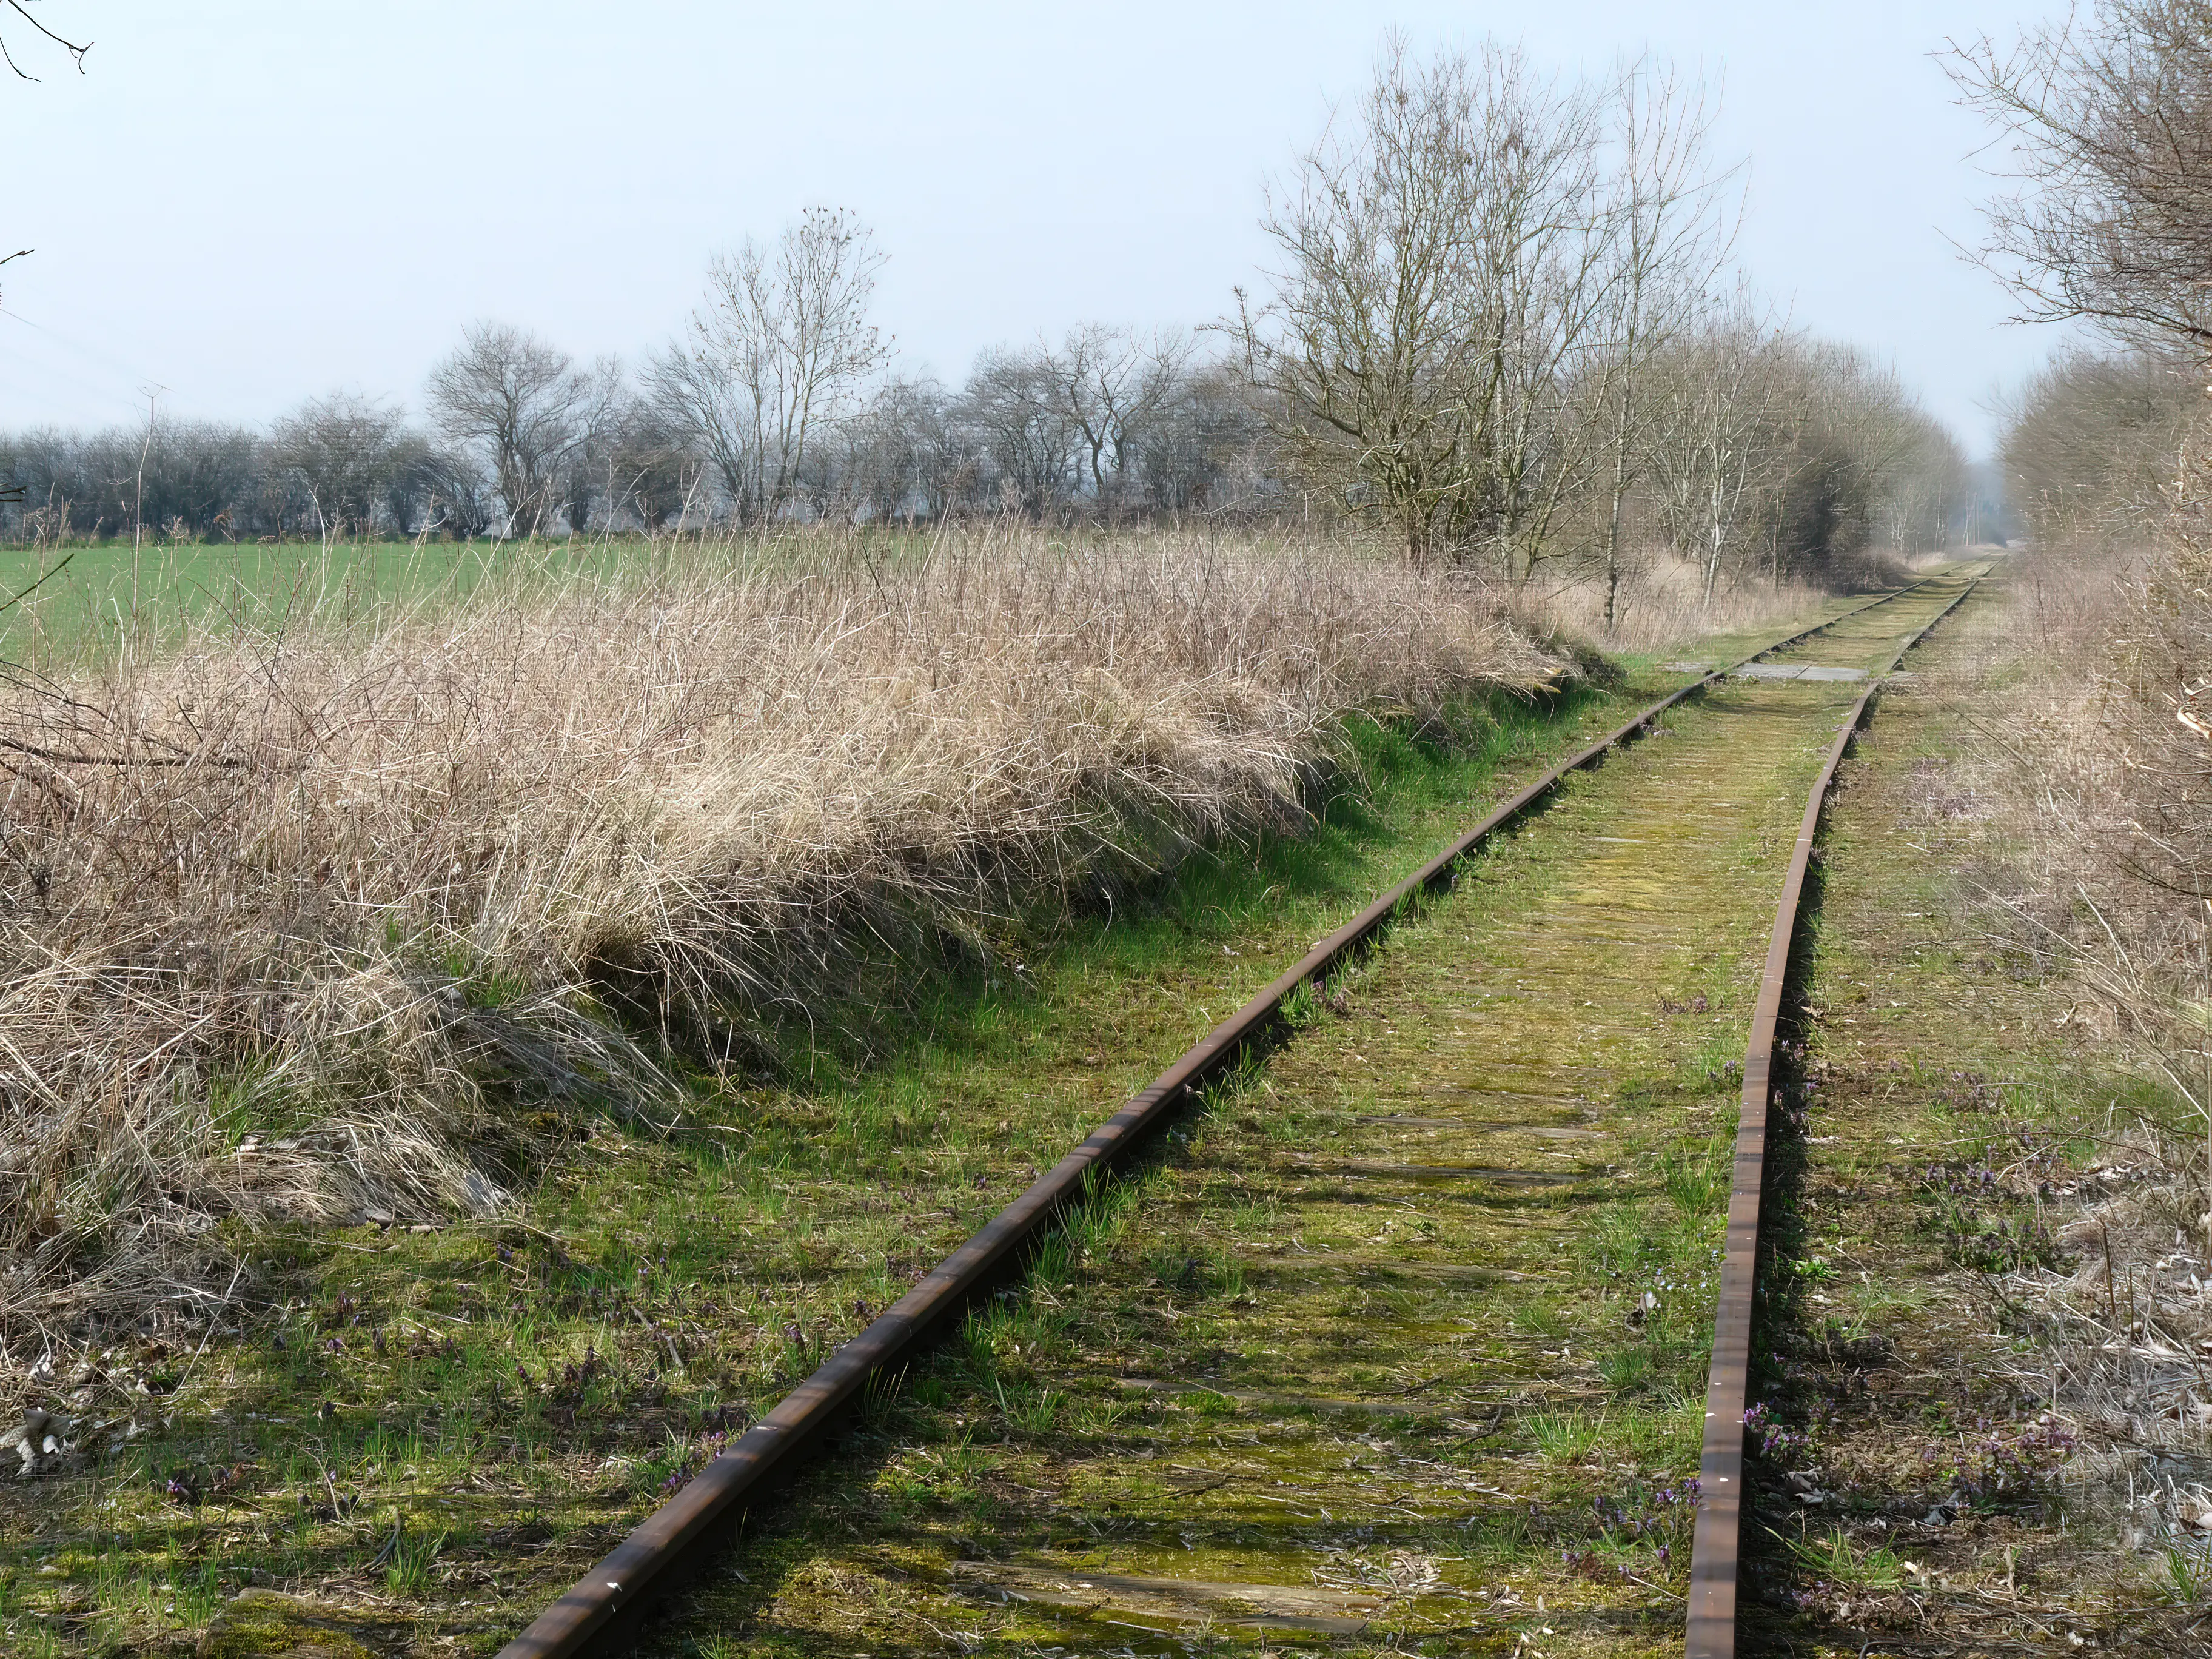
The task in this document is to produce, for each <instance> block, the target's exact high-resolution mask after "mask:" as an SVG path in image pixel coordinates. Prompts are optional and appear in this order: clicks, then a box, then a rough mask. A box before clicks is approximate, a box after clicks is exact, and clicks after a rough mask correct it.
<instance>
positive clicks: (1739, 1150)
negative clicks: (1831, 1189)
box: [1686, 570, 1988, 1659]
mask: <svg viewBox="0 0 2212 1659" xmlns="http://www.w3.org/2000/svg"><path fill="white" fill-rule="evenodd" d="M1986 574H1988V572H1987V571H1986V570H1984V572H1983V573H1982V575H1986ZM1982 575H1976V576H1972V577H1969V578H1968V579H1967V581H1966V586H1964V587H1962V588H1960V590H1959V594H1958V597H1957V598H1956V599H1953V600H1952V601H1951V603H1950V604H1948V605H1945V606H1944V607H1943V608H1942V610H1941V611H1937V612H1936V614H1935V615H1934V616H1933V617H1929V619H1928V622H1927V623H1926V625H1925V626H1923V627H1922V628H1920V629H1917V631H1916V632H1915V633H1914V634H1913V635H1912V636H1911V638H1910V639H1908V640H1906V641H1905V642H1904V643H1903V644H1901V645H1899V647H1897V652H1896V654H1895V655H1893V657H1891V658H1890V659H1889V663H1888V665H1887V666H1886V667H1884V668H1883V669H1881V671H1879V672H1878V673H1875V674H1871V675H1869V676H1868V678H1867V687H1866V690H1864V691H1863V692H1861V693H1860V694H1859V699H1858V701H1857V702H1855V703H1853V704H1852V705H1851V712H1850V717H1849V718H1848V719H1847V720H1844V724H1843V726H1842V729H1841V730H1839V731H1838V732H1837V733H1836V740H1835V742H1834V743H1832V744H1830V745H1829V747H1828V758H1827V762H1826V764H1825V765H1823V766H1822V767H1821V769H1820V777H1819V778H1818V779H1816V780H1815V781H1814V785H1813V790H1812V793H1811V795H1810V796H1809V797H1808V799H1807V800H1806V803H1805V817H1804V819H1803V821H1802V823H1799V825H1798V826H1797V844H1796V848H1795V849H1794V850H1793V851H1792V852H1791V854H1790V873H1789V875H1788V877H1787V878H1785V879H1784V882H1783V884H1782V900H1781V902H1780V904H1779V905H1778V907H1777V908H1776V910H1775V913H1774V932H1773V934H1772V936H1771V938H1770V939H1769V940H1768V943H1767V946H1766V969H1765V973H1764V974H1763V975H1761V977H1760V979H1759V1001H1758V1003H1757V1005H1756V1006H1755V1007H1754V1010H1753V1014H1752V1021H1751V1042H1750V1044H1749V1046H1748V1047H1747V1048H1746V1049H1745V1050H1744V1056H1743V1096H1742V1108H1741V1116H1740V1117H1739V1118H1738V1120H1737V1123H1736V1132H1735V1178H1734V1181H1733V1183H1732V1185H1731V1186H1730V1188H1729V1209H1728V1243H1727V1245H1726V1247H1725V1251H1724V1254H1723V1257H1722V1261H1721V1282H1720V1290H1719V1292H1718V1295H1717V1298H1716V1304H1715V1310H1714V1316H1713V1358H1712V1367H1711V1371H1710V1372H1709V1373H1708V1374H1707V1378H1706V1383H1705V1450H1704V1455H1703V1456H1702V1458H1701V1460H1700V1462H1699V1470H1698V1485H1699V1498H1698V1520H1697V1529H1696V1531H1695V1533H1694V1534H1692V1538H1691V1542H1690V1597H1689V1625H1688V1632H1687V1640H1686V1659H1735V1604H1736V1579H1737V1571H1738V1566H1739V1564H1740V1562H1741V1544H1742V1529H1743V1528H1742V1522H1743V1442H1744V1422H1743V1414H1744V1412H1745V1409H1746V1407H1747V1406H1748V1404H1749V1398H1748V1396H1749V1391H1750V1383H1751V1376H1750V1372H1751V1328H1752V1316H1753V1308H1752V1298H1753V1292H1754V1291H1755V1290H1756V1289H1757V1286H1758V1281H1759V1195H1760V1192H1761V1190H1762V1188H1764V1186H1765V1179H1766V1114H1767V1109H1768V1107H1769V1105H1770V1104H1771V1103H1772V1101H1773V1098H1774V1096H1773V1089H1772V1073H1773V1062H1774V1033H1775V1027H1776V1025H1777V1024H1778V1022H1779V1021H1780V1018H1781V1015H1782V993H1783V990H1784V987H1785V986H1786V984H1787V982H1788V981H1789V977H1790V950H1791V948H1792V947H1793V945H1795V943H1796V935H1797V913H1798V909H1799V907H1800V904H1801V902H1802V899H1803V897H1804V892H1805V876H1806V872H1807V870H1808V868H1809V866H1811V863H1812V859H1813V842H1814V836H1816V835H1817V834H1818V833H1819V830H1820V814H1821V811H1822V810H1823V809H1824V808H1825V807H1826V805H1827V802H1828V791H1829V788H1830V787H1831V786H1832V785H1833V784H1834V782H1835V780H1836V769H1837V768H1838V767H1839V766H1840V765H1842V764H1843V760H1844V751H1845V750H1848V749H1849V748H1850V743H1851V739H1852V738H1854V737H1856V736H1857V735H1858V730H1859V724H1860V722H1861V721H1863V720H1864V719H1865V718H1866V712H1867V709H1868V708H1869V706H1870V705H1871V704H1872V702H1874V697H1875V693H1876V692H1877V691H1879V690H1881V686H1882V682H1883V681H1884V680H1886V679H1887V678H1888V677H1889V676H1890V675H1892V674H1893V673H1895V672H1896V671H1897V665H1899V663H1901V662H1903V661H1904V660H1905V653H1906V652H1907V651H1910V650H1911V648H1912V647H1914V646H1916V645H1917V644H1919V643H1920V641H1922V640H1923V639H1924V638H1926V637H1927V635H1928V633H1929V629H1933V628H1934V627H1935V626H1936V623H1939V622H1942V620H1943V618H1944V617H1948V616H1949V615H1950V614H1951V613H1952V612H1953V611H1955V610H1957V609H1958V608H1959V606H1960V605H1962V604H1964V603H1965V602H1966V596H1967V595H1968V594H1969V593H1972V592H1973V591H1974V588H1975V586H1976V585H1977V584H1978V583H1979V582H1980V580H1982ZM1905 591H1910V590H1900V592H1905Z"/></svg>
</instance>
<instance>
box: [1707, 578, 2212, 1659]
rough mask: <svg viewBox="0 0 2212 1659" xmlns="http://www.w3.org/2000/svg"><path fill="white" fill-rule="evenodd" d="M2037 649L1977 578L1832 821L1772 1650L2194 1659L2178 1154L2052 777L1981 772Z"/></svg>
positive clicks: (2196, 1382)
mask: <svg viewBox="0 0 2212 1659" xmlns="http://www.w3.org/2000/svg"><path fill="white" fill-rule="evenodd" d="M2050 647H2051V641H2050V639H2049V638H2048V637H2046V636H2044V635H2042V634H2041V633H2040V631H2039V630H2038V629H2033V628H2032V627H2027V626H2023V619H2022V617H2021V607H2020V605H2018V604H2017V603H2016V597H2015V596H2008V594H2007V592H2006V589H2005V579H2004V577H2003V576H2002V575H2001V577H2000V579H1999V580H1998V581H1996V582H1994V583H1992V584H1991V585H1990V587H1989V588H1987V589H1985V590H1984V593H1983V594H1981V595H1980V596H1978V597H1977V599H1975V600H1973V601H1972V602H1971V604H1970V605H1969V606H1968V607H1966V609H1964V610H1962V611H1961V612H1960V615H1959V617H1957V618H1956V619H1955V620H1954V623H1950V624H1947V625H1946V627H1945V629H1943V630H1942V631H1941V632H1940V633H1939V634H1938V635H1936V637H1935V638H1934V639H1932V640H1931V641H1930V642H1929V644H1928V645H1927V646H1925V647H1923V648H1922V651H1921V652H1920V653H1918V654H1917V656H1916V658H1915V659H1914V661H1913V663H1912V664H1911V667H1912V668H1913V669H1914V670H1915V676H1914V678H1913V679H1912V680H1911V681H1909V682H1907V683H1905V684H1900V685H1899V687H1898V688H1896V689H1895V690H1893V691H1891V692H1889V693H1887V695H1886V696H1884V697H1883V699H1882V700H1881V703H1880V704H1879V705H1878V708H1877V711H1876V713H1875V717H1874V720H1873V722H1872V725H1871V727H1870V729H1869V733H1868V735H1867V737H1866V738H1864V739H1863V741H1862V743H1861V744H1860V747H1859V750H1858V752H1857V757H1855V758H1854V759H1853V760H1852V761H1851V762H1850V763H1848V765H1847V767H1846V769H1845V770H1844V775H1843V777H1842V781H1841V788H1840V793H1839V795H1838V800H1837V802H1836V804H1835V805H1834V806H1833V808H1832V811H1831V814H1830V819H1829V829H1828V834H1827V839H1826V846H1825V854H1824V856H1825V868H1826V881H1825V885H1824V890H1823V892H1822V894H1821V896H1820V919H1819V924H1818V933H1817V945H1816V948H1815V950H1814V953H1813V954H1812V956H1811V958H1810V963H1809V973H1808V979H1807V1002H1808V1007H1807V1009H1806V1011H1805V1013H1804V1017H1803V1020H1802V1024H1801V1026H1800V1028H1799V1030H1798V1036H1799V1038H1800V1040H1802V1042H1804V1044H1805V1045H1806V1050H1807V1059H1806V1064H1805V1066H1804V1068H1803V1073H1802V1076H1803V1079H1804V1081H1805V1083H1806V1084H1808V1085H1809V1095H1808V1098H1807V1099H1806V1100H1805V1103H1804V1106H1803V1116H1802V1120H1801V1121H1802V1134H1803V1138H1802V1139H1800V1140H1797V1141H1796V1142H1794V1143H1792V1142H1789V1141H1785V1142H1784V1145H1783V1147H1782V1148H1781V1150H1782V1151H1783V1152H1784V1153H1785V1154H1787V1155H1788V1156H1789V1158H1790V1164H1791V1167H1790V1173H1789V1175H1788V1176H1787V1179H1786V1182H1785V1187H1784V1197H1783V1198H1782V1200H1780V1201H1778V1203H1777V1204H1776V1205H1775V1206H1774V1209H1773V1213H1774V1217H1775V1223H1776V1228H1777V1241H1776V1242H1777V1245H1778V1257H1777V1262H1776V1266H1775V1268H1774V1270H1773V1272H1772V1274H1771V1277H1770V1279H1768V1281H1767V1289H1768V1293H1769V1298H1770V1299H1769V1303H1768V1306H1767V1311H1766V1318H1767V1321H1768V1325H1767V1332H1768V1334H1767V1336H1766V1339H1765V1341H1763V1342H1762V1343H1760V1344H1759V1345H1758V1347H1759V1350H1760V1351H1761V1352H1765V1353H1767V1354H1768V1355H1770V1356H1771V1358H1770V1363H1769V1364H1768V1366H1767V1368H1766V1370H1765V1374H1764V1375H1763V1376H1761V1377H1759V1379H1757V1386H1758V1387H1759V1389H1760V1390H1761V1391H1762V1398H1763V1400H1764V1401H1765V1403H1766V1405H1767V1406H1768V1407H1769V1411H1770V1414H1771V1425H1770V1426H1769V1428H1768V1429H1767V1430H1766V1431H1765V1432H1763V1433H1762V1435H1761V1436H1760V1437H1759V1441H1758V1442H1757V1443H1758V1444H1760V1445H1763V1446H1764V1447H1765V1449H1766V1453H1767V1455H1766V1456H1765V1460H1764V1463H1763V1467H1762V1468H1761V1469H1760V1471H1759V1485H1758V1486H1757V1488H1756V1489H1757V1491H1758V1492H1759V1510H1758V1512H1757V1513H1756V1515H1755V1516H1754V1517H1753V1524H1752V1526H1751V1528H1750V1532H1749V1538H1750V1540H1751V1541H1752V1543H1753V1545H1754V1547H1756V1548H1757V1549H1758V1551H1759V1557H1760V1559H1759V1561H1758V1563H1757V1564H1756V1565H1755V1567H1754V1570H1753V1580H1752V1584H1753V1601H1752V1603H1751V1613H1750V1616H1751V1617H1752V1618H1753V1620H1754V1621H1755V1623H1754V1626H1753V1628H1756V1629H1759V1630H1760V1631H1761V1632H1762V1635H1761V1637H1760V1639H1761V1640H1762V1641H1765V1642H1768V1643H1771V1644H1773V1645H1775V1646H1778V1647H1779V1646H1782V1645H1787V1646H1789V1647H1790V1648H1792V1649H1794V1650H1796V1651H1798V1652H1801V1653H1808V1654H1835V1655H1844V1654H1859V1653H1865V1652H1869V1651H1872V1652H1875V1653H1880V1652H1882V1651H1884V1650H1886V1644H1887V1643H1888V1642H1890V1641H1891V1640H1895V1641H1896V1642H1897V1643H1898V1644H1899V1646H1900V1648H1904V1649H1907V1650H1910V1649H1911V1648H1913V1647H1919V1646H1924V1645H1926V1644H1929V1643H1931V1642H1933V1643H1937V1644H1942V1645H1944V1646H1945V1647H1947V1648H1949V1649H1952V1650H1973V1651H2004V1650H2027V1649H2031V1648H2033V1649H2040V1648H2041V1647H2043V1646H2045V1645H2048V1644H2063V1645H2070V1646H2074V1647H2081V1646H2082V1645H2083V1644H2087V1646H2088V1647H2089V1648H2091V1649H2093V1650H2097V1651H2105V1652H2113V1651H2118V1652H2128V1653H2140V1654H2144V1655H2152V1654H2172V1653H2180V1652H2196V1651H2201V1650H2203V1644H2204V1639H2205V1638H2204V1633H2203V1632H2204V1624H2203V1619H2204V1607H2205V1598H2206V1595H2207V1594H2208V1587H2212V1552H2208V1547H2207V1544H2206V1536H2207V1529H2208V1528H2212V1503H2208V1502H2207V1501H2206V1499H2207V1496H2208V1492H2209V1491H2212V1444H2208V1442H2207V1439H2206V1424H2205V1419H2206V1417H2207V1416H2208V1414H2212V1413H2206V1412H2205V1411H2203V1409H2202V1408H2200V1407H2197V1405H2196V1404H2195V1402H2197V1401H2205V1400H2208V1399H2212V1389H2208V1388H2207V1385H2206V1383H2205V1380H2204V1372H2203V1367H2204V1365H2205V1364H2206V1361H2205V1359H2204V1358H2203V1356H2204V1354H2205V1353H2207V1352H2212V1340H2208V1339H2212V1323H2208V1322H2207V1320H2206V1318H2205V1314H2204V1308H2203V1295H2202V1291H2200V1290H2199V1289H2197V1284H2198V1283H2199V1282H2200V1280H2201V1277H2202V1276H2203V1273H2204V1271H2205V1270H2204V1267H2203V1262H2204V1260H2205V1256H2206V1251H2205V1249H2204V1246H2203V1237H2204V1234H2203V1225H2204V1224H2203V1221H2202V1219H2201V1218H2198V1217H2197V1216H2195V1215H2193V1214H2186V1213H2183V1212H2184V1211H2185V1210H2187V1209H2189V1208H2190V1207H2191V1206H2189V1205H2188V1204H2187V1203H2186V1202H2185V1201H2183V1200H2185V1199H2186V1196H2187V1194H2188V1192H2189V1190H2190V1189H2191V1186H2192V1185H2193V1182H2192V1179H2191V1172H2192V1171H2193V1170H2194V1169H2195V1168H2197V1166H2200V1165H2201V1164H2202V1161H2203V1156H2204V1144H2203V1119H2202V1117H2201V1115H2198V1114H2197V1112H2195V1111H2194V1110H2193V1109H2191V1108H2190V1107H2189V1105H2188V1104H2187V1103H2186V1101H2185V1099H2184V1098H2182V1097H2179V1095H2177V1094H2176V1092H2175V1091H2174V1090H2173V1088H2172V1085H2171V1084H2170V1082H2169V1081H2167V1080H2166V1079H2162V1078H2160V1077H2159V1076H2158V1075H2157V1073H2156V1072H2155V1070H2154V1068H2153V1067H2149V1066H2145V1065H2143V1064H2142V1063H2141V1062H2142V1059H2143V1056H2142V1050H2141V1049H2140V1048H2137V1047H2136V1045H2134V1044H2133V1043H2132V1042H2130V1041H2129V1040H2128V1038H2127V1036H2126V1034H2125V1031H2124V1028H2122V1027H2120V1026H2118V1025H2116V1024H2114V1022H2113V1018H2112V1006H2111V1003H2110V1001H2109V1000H2108V999H2107V998H2106V996H2104V995H2102V994H2100V990H2099V988H2098V987H2097V986H2096V985H2095V984H2094V983H2093V982H2092V980H2093V972H2088V971H2085V970H2088V969H2093V966H2094V964H2093V963H2091V962H2089V961H2088V960H2087V959H2086V958H2084V957H2081V956H2079V955H2076V954H2075V951H2073V950H2072V949H2070V948H2069V945H2067V943H2066V933H2067V932H2068V931H2070V930H2071V929H2073V928H2075V927H2091V928H2093V927H2096V925H2097V924H2096V921H2095V919H2094V917H2093V915H2092V913H2091V912H2090V911H2089V910H2088V909H2087V908H2085V906H2084V904H2083V902H2082V901H2081V897H2080V895H2079V894H2078V893H2076V892H2073V891H2066V892H2062V893H2060V894H2058V895H2057V896H2056V898H2055V900H2052V901H2051V902H2045V899H2046V898H2047V897H2048V895H2046V894H2045V892H2044V889H2045V887H2046V886H2047V884H2048V883H2047V878H2048V875H2049V873H2050V872H2049V870H2048V868H2047V867H2039V853H2040V850H2041V849H2040V848H2039V842H2043V841H2044V840H2045V838H2046V837H2047V836H2049V834H2050V833H2051V829H2053V828H2054V826H2051V825H2048V824H2044V823H2040V819H2041V817H2042V815H2043V814H2045V813H2046V812H2048V811H2051V810H2052V807H2053V794H2054V793H2056V792H2057V791H2059V790H2063V781H2062V774H2061V771H2060V770H2059V769H2058V768H2057V760H2058V759H2059V758H2060V757H2057V756H2056V755H2055V754H2054V751H2052V750H2049V749H2040V748H2039V750H2036V751H2034V752H2032V753H2030V752H2015V751H2014V750H2012V748H2011V743H2010V738H2012V737H2013V736H2014V735H2015V734H2017V733H2019V732H2021V730H2022V728H2023V726H2025V725H2027V722H2025V721H2023V720H2021V719H2019V718H2018V717H2019V716H2021V714H2022V713H2023V707H2024V705H2027V704H2030V703H2032V702H2033V696H2032V689H2031V695H2027V696H2024V695H2023V692H2024V684H2023V683H2024V682H2026V681H2032V680H2040V679H2045V678H2049V677H2050V676H2049V675H2048V674H2047V673H2046V672H2045V665H2039V663H2038V660H2037V659H2038V658H2039V654H2040V653H2045V652H2047V651H2048V650H2049V648H2050ZM2048 666H2051V667H2053V668H2057V669H2058V670H2059V674H2060V677H2061V678H2063V677H2064V676H2065V673H2066V672H2067V670H2066V669H2065V668H2064V667H2063V665H2048ZM2107 850H2108V851H2109V850H2112V849H2109V848H2108V849H2107ZM2015 904H2017V905H2026V906H2029V907H2032V908H2033V909H2035V910H2037V911H2039V912H2040V915H2041V916H2043V917H2045V918H2050V919H2051V920H2054V921H2057V923H2058V924H2059V927H2060V931H2059V932H2057V933H2052V932H2051V931H2048V930H2047V929H2046V927H2045V926H2044V925H2043V924H2042V923H2041V922H2040V921H2031V920H2029V918H2028V916H2027V915H2025V914H2023V912H2022V911H2021V910H2019V909H2015V908H2011V907H2012V906H2013V905H2015ZM2069 912H2070V914H2069ZM2192 1274H2195V1275H2197V1276H2198V1278H2197V1279H2192V1277H2191V1275H2192ZM1801 1493H1802V1494H1806V1495H1803V1496H1801V1495H1800V1494H1801Z"/></svg>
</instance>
